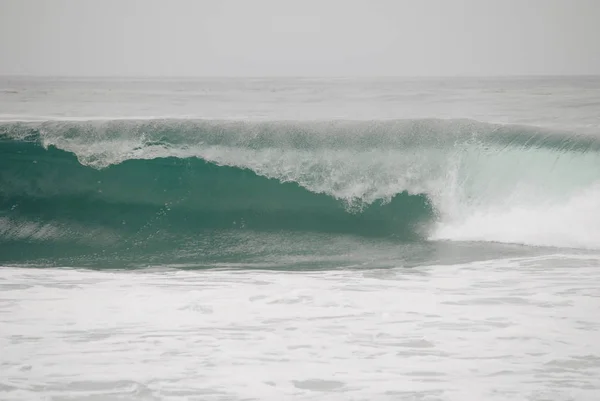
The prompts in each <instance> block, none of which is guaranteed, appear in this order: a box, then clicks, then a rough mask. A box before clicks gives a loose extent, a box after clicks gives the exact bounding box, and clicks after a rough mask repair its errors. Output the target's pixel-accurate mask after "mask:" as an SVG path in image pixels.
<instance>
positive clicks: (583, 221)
mask: <svg viewBox="0 0 600 401" xmlns="http://www.w3.org/2000/svg"><path fill="white" fill-rule="evenodd" d="M598 185H600V138H599V137H593V136H589V135H578V134H575V133H569V132H554V131H547V130H544V129H541V128H536V127H525V126H505V125H497V124H486V123H482V122H477V121H472V120H435V119H431V120H385V121H303V122H301V121H261V122H257V121H219V120H118V121H115V120H111V121H46V122H28V123H24V122H19V123H14V122H12V123H0V243H4V244H7V243H9V242H10V243H12V244H14V243H15V242H19V244H22V243H32V242H35V243H41V242H43V243H51V242H52V241H57V240H58V238H59V237H60V238H62V239H64V238H69V235H68V233H71V234H72V237H73V238H75V237H77V236H83V237H85V233H83V231H85V229H81V227H88V228H89V231H90V232H92V231H93V230H96V232H107V233H110V235H109V237H110V238H112V239H113V240H114V239H115V238H117V240H114V241H113V242H115V243H119V244H121V245H123V246H126V247H132V246H140V244H142V245H143V244H144V243H147V244H149V243H152V240H153V238H154V239H156V238H161V241H162V243H163V244H168V243H171V244H172V245H173V246H175V245H174V244H176V243H177V242H178V241H180V242H181V241H184V240H187V239H189V238H192V237H194V236H197V235H200V233H203V232H205V230H231V229H235V230H258V231H261V230H262V231H302V232H320V233H331V234H351V235H358V236H379V237H385V238H389V239H395V240H401V241H406V240H423V239H433V240H454V241H498V242H509V243H519V244H526V245H536V246H537V245H539V246H556V247H574V248H587V249H600V233H599V232H598V227H600V221H599V219H600V211H599V210H600V208H599V207H598V205H600V197H599V196H598V194H599V191H598V189H597V188H598ZM9 222H10V223H9ZM16 222H20V223H18V224H17V223H16ZM9 225H10V227H12V228H11V229H8V228H7V227H8V226H9ZM15 227H30V228H31V227H38V229H37V231H41V232H42V234H43V235H42V234H40V235H37V236H35V235H29V236H27V235H26V233H25V231H23V230H25V228H22V229H20V230H22V232H21V234H22V235H21V236H19V234H18V232H17V231H18V230H17V231H15V230H16V229H15ZM39 227H47V228H46V229H44V230H45V231H44V230H42V229H39ZM52 227H53V228H52ZM57 227H78V228H77V229H73V228H70V229H66V230H62V231H60V230H58V228H57ZM82 230H83V231H82ZM34 231H35V230H34ZM59 232H60V233H61V234H60V235H59V234H57V233H59ZM52 233H54V234H52ZM65 233H67V234H65ZM106 238H108V237H106ZM166 238H168V240H167V239H166ZM169 241H171V242H169ZM109 242H110V241H109ZM103 244H104V245H102V246H103V247H106V246H109V247H110V246H112V245H106V244H107V241H104V242H103ZM85 246H86V247H88V248H89V247H91V248H94V244H93V241H92V243H91V244H90V243H87V244H86V245H85ZM23 247H24V248H23V249H26V248H27V246H25V245H23Z"/></svg>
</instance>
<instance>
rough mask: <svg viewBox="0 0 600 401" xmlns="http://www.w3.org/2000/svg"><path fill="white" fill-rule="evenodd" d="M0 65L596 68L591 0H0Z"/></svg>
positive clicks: (137, 71)
mask: <svg viewBox="0 0 600 401" xmlns="http://www.w3.org/2000/svg"><path fill="white" fill-rule="evenodd" d="M0 74H19V75H21V74H24V75H30V74H35V75H86V76H89V75H92V76H107V75H121V76H138V75H139V76H181V75H184V76H278V75H293V76H357V75H359V76H365V75H366V76H381V75H385V76H423V75H435V76H448V75H529V74H600V0H364V1H363V0H357V1H353V0H196V1H192V0H190V1H184V0H170V1H167V0H165V1H156V0H139V1H136V0H97V1H92V0H0Z"/></svg>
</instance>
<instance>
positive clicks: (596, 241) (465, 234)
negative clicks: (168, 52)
mask: <svg viewBox="0 0 600 401" xmlns="http://www.w3.org/2000/svg"><path fill="white" fill-rule="evenodd" d="M448 220H449V221H442V222H440V223H439V224H438V226H437V227H436V228H435V230H434V233H433V234H432V236H431V239H435V240H454V241H495V242H505V243H516V244H525V245H536V246H556V247H572V248H586V249H600V183H599V184H598V185H595V186H593V187H591V188H586V189H585V190H583V191H581V192H578V193H575V194H573V195H572V196H571V197H569V198H568V200H566V201H565V202H547V203H545V204H540V205H534V204H525V205H520V204H516V205H511V204H508V205H504V207H492V208H485V207H483V208H479V209H474V210H471V211H470V213H469V214H468V215H467V216H466V217H464V219H460V220H457V219H454V220H453V219H451V218H450V219H448Z"/></svg>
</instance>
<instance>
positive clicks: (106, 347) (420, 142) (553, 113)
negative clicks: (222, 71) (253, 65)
mask: <svg viewBox="0 0 600 401" xmlns="http://www.w3.org/2000/svg"><path fill="white" fill-rule="evenodd" d="M0 266H1V267H0V399H2V400H38V399H39V400H42V399H43V400H130V399H140V400H282V399H298V400H423V401H424V400H461V401H464V400H531V401H533V400H536V401H537V400H540V401H541V400H552V401H559V400H594V401H595V400H598V399H599V398H600V342H599V341H598V332H599V330H600V293H599V291H598V289H599V288H600V77H583V76H582V77H512V78H413V79H408V78H378V79H371V78H335V79H334V78H318V79H317V78H310V79H309V78H202V79H200V78H194V79H192V78H190V79H150V78H147V79H146V78H136V79H125V78H122V79H121V78H102V79H101V78H32V77H0Z"/></svg>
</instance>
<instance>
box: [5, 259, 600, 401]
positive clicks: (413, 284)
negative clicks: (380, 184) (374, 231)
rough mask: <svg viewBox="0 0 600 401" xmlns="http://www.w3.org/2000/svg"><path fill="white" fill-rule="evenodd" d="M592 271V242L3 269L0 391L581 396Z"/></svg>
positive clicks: (593, 354)
mask: <svg viewBox="0 0 600 401" xmlns="http://www.w3.org/2000/svg"><path fill="white" fill-rule="evenodd" d="M549 264H551V265H553V266H554V268H552V269H548V268H547V266H548V265H549ZM599 272H600V259H599V258H598V257H597V256H591V255H590V256H586V255H580V256H579V257H573V256H569V257H562V256H560V255H554V256H546V257H538V258H525V259H505V260H496V261H489V262H475V263H470V264H464V265H454V266H441V265H440V266H428V267H420V268H414V269H406V268H395V269H387V270H345V271H333V272H314V273H310V272H298V273H290V272H266V271H262V272H261V271H243V270H242V271H239V270H238V271H228V270H210V271H204V272H198V271H193V272H185V271H153V270H152V269H150V270H146V271H140V272H113V273H108V272H95V273H94V272H90V271H73V270H25V269H13V268H2V269H1V270H0V290H1V291H0V294H1V296H0V327H1V329H0V343H1V346H2V365H1V366H0V394H3V395H2V398H3V399H11V400H18V399H23V400H24V399H31V398H32V397H33V398H35V397H36V394H39V392H43V393H44V394H45V395H46V396H48V397H51V398H52V399H87V397H90V398H91V397H96V398H100V399H117V398H118V397H124V398H126V399H132V398H139V399H147V400H153V399H156V400H158V399H161V400H163V399H185V398H186V397H192V398H193V399H207V400H226V399H246V398H247V399H273V400H275V399H285V398H294V399H303V400H322V399H331V400H347V399H357V400H358V399H364V400H366V399H377V400H394V399H415V400H416V399H435V400H457V401H458V400H461V401H465V400H507V399H529V400H547V399H552V400H574V399H576V400H593V399H594V397H596V396H597V394H598V393H599V392H600V379H599V378H600V357H599V356H598V355H599V353H600V346H599V345H598V341H597V333H598V330H600V324H599V322H598V319H597V316H599V314H600V297H598V294H597V288H598V286H600V273H599ZM17 311H18V313H17ZM82 372H85V373H84V374H82ZM428 397H429V398H428Z"/></svg>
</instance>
